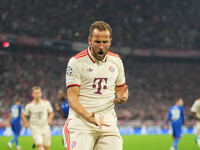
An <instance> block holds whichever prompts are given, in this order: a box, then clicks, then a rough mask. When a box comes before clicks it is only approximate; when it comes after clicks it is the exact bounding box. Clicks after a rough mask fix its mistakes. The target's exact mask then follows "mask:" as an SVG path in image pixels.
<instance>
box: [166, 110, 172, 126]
mask: <svg viewBox="0 0 200 150" xmlns="http://www.w3.org/2000/svg"><path fill="white" fill-rule="evenodd" d="M171 117H172V115H171V108H170V109H169V111H168V114H167V119H166V122H165V124H166V125H168V123H169V121H170V120H171Z"/></svg>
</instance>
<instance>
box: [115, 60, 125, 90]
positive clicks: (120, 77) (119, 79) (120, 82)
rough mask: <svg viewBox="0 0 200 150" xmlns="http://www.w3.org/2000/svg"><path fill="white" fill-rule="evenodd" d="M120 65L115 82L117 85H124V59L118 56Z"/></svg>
mask: <svg viewBox="0 0 200 150" xmlns="http://www.w3.org/2000/svg"><path fill="white" fill-rule="evenodd" d="M118 60H119V61H118V67H119V74H118V76H117V80H116V82H115V84H116V86H117V87H120V86H123V85H125V84H126V81H125V72H124V66H123V63H122V60H121V59H120V58H118Z"/></svg>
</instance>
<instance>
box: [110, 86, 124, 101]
mask: <svg viewBox="0 0 200 150" xmlns="http://www.w3.org/2000/svg"><path fill="white" fill-rule="evenodd" d="M115 93H116V98H115V99H114V100H113V102H114V103H116V104H123V103H126V101H127V100H128V86H127V85H124V86H122V87H116V88H115Z"/></svg>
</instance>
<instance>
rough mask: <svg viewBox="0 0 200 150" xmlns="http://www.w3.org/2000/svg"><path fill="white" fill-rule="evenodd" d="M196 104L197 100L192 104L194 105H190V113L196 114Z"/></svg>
mask: <svg viewBox="0 0 200 150" xmlns="http://www.w3.org/2000/svg"><path fill="white" fill-rule="evenodd" d="M197 103H198V102H197V100H196V101H195V102H194V104H193V105H192V107H191V112H197V106H198V104H197Z"/></svg>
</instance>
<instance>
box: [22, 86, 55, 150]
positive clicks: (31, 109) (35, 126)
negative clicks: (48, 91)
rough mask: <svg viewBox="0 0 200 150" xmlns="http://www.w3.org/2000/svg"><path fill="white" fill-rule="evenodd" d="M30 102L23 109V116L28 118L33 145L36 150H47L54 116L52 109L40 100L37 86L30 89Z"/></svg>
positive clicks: (39, 89)
mask: <svg viewBox="0 0 200 150" xmlns="http://www.w3.org/2000/svg"><path fill="white" fill-rule="evenodd" d="M32 97H33V100H32V102H30V103H28V104H27V105H26V107H25V111H24V115H25V116H29V117H30V118H29V126H30V129H31V133H32V137H33V140H34V143H35V144H36V145H37V147H38V150H49V149H50V145H51V133H50V126H49V125H51V124H52V119H53V116H54V113H53V108H52V106H51V104H50V102H49V101H48V100H44V99H42V98H41V97H42V91H41V88H40V87H39V86H35V87H33V88H32Z"/></svg>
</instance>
